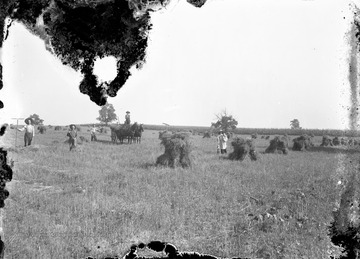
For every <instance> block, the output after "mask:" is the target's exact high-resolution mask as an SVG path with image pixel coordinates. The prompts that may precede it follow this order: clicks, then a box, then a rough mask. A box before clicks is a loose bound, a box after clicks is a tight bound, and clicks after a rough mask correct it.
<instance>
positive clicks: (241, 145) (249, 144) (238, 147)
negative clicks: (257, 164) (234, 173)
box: [229, 137, 258, 161]
mask: <svg viewBox="0 0 360 259" xmlns="http://www.w3.org/2000/svg"><path fill="white" fill-rule="evenodd" d="M231 145H232V146H233V148H234V151H233V152H232V153H230V154H229V159H231V160H239V161H243V160H244V159H245V158H246V156H247V155H249V156H250V159H251V160H252V161H256V160H257V159H258V155H257V152H256V150H255V145H254V141H253V139H246V140H245V139H243V138H240V137H237V138H235V139H234V140H233V141H232V142H231Z"/></svg>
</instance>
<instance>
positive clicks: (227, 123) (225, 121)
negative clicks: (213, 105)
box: [211, 110, 238, 132]
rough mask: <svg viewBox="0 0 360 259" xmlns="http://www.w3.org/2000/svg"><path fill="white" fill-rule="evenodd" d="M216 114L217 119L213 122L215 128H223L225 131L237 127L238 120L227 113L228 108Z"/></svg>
mask: <svg viewBox="0 0 360 259" xmlns="http://www.w3.org/2000/svg"><path fill="white" fill-rule="evenodd" d="M215 116H216V118H217V121H216V122H213V123H211V127H214V128H215V129H222V130H223V131H224V132H229V130H230V129H231V130H234V129H236V126H237V125H238V122H237V121H236V120H235V119H234V118H233V116H232V115H229V114H227V112H226V110H225V111H223V112H221V113H220V114H217V115H215Z"/></svg>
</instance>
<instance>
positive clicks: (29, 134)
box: [18, 117, 35, 147]
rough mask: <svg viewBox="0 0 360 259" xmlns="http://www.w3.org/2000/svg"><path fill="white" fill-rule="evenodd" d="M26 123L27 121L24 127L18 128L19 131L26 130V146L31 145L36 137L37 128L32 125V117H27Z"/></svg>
mask: <svg viewBox="0 0 360 259" xmlns="http://www.w3.org/2000/svg"><path fill="white" fill-rule="evenodd" d="M25 123H26V125H25V126H24V127H22V128H21V129H18V131H24V130H25V135H24V142H25V147H26V146H30V145H31V141H32V140H33V138H34V137H35V128H34V126H33V125H32V124H33V120H32V119H31V118H30V117H29V118H26V119H25Z"/></svg>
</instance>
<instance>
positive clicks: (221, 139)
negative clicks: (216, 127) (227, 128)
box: [217, 130, 228, 154]
mask: <svg viewBox="0 0 360 259" xmlns="http://www.w3.org/2000/svg"><path fill="white" fill-rule="evenodd" d="M227 141H228V137H227V135H226V134H225V133H224V131H223V130H220V131H219V135H218V136H217V150H218V153H219V150H220V152H221V154H226V153H227V151H226V148H227V146H226V142H227Z"/></svg>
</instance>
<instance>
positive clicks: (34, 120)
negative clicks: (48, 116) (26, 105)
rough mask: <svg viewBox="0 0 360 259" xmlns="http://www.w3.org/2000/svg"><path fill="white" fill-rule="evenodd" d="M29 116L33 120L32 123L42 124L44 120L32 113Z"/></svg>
mask: <svg viewBox="0 0 360 259" xmlns="http://www.w3.org/2000/svg"><path fill="white" fill-rule="evenodd" d="M29 118H31V119H32V120H33V123H34V125H43V122H44V120H42V119H40V117H39V115H37V114H35V113H34V114H33V115H30V116H29Z"/></svg>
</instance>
